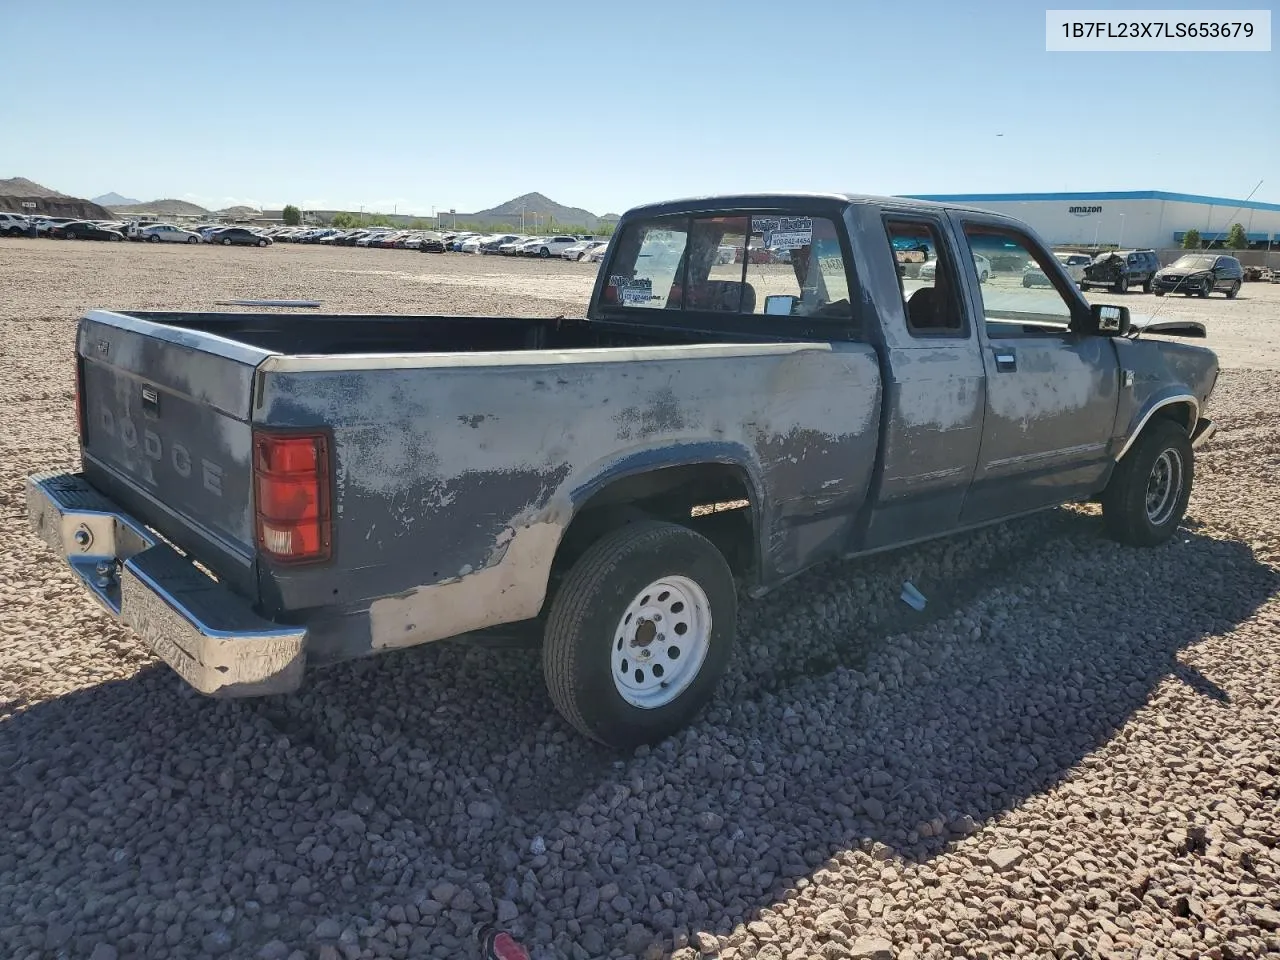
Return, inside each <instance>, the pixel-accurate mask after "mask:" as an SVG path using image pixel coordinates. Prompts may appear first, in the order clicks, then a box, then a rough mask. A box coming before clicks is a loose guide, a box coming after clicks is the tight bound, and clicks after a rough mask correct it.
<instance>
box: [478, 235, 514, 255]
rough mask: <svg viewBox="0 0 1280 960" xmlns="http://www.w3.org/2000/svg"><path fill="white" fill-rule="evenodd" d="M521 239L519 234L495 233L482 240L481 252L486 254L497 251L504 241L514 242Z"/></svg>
mask: <svg viewBox="0 0 1280 960" xmlns="http://www.w3.org/2000/svg"><path fill="white" fill-rule="evenodd" d="M519 239H520V237H519V235H517V234H514V233H495V234H493V235H492V236H490V237H488V238H486V239H485V240H483V241H481V243H480V252H481V253H485V254H488V253H497V252H498V249H499V248H500V247H501V246H502V245H503V244H504V243H514V242H515V241H517V240H519Z"/></svg>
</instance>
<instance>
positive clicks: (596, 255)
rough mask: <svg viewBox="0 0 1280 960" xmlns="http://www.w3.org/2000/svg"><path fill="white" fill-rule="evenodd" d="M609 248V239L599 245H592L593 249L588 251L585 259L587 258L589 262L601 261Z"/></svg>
mask: <svg viewBox="0 0 1280 960" xmlns="http://www.w3.org/2000/svg"><path fill="white" fill-rule="evenodd" d="M608 250H609V242H608V241H607V240H606V241H603V242H602V243H601V244H600V245H599V246H597V247H592V248H591V250H589V251H588V252H587V256H586V258H585V259H586V260H587V262H588V263H599V262H600V261H601V260H603V259H604V255H605V253H607V252H608Z"/></svg>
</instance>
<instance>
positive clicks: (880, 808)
mask: <svg viewBox="0 0 1280 960" xmlns="http://www.w3.org/2000/svg"><path fill="white" fill-rule="evenodd" d="M862 809H863V810H864V811H865V812H866V814H867V816H868V817H870V818H871V819H872V820H875V821H877V822H879V821H881V820H883V819H884V817H885V811H884V804H883V803H881V802H880V801H879V800H877V799H876V798H875V797H867V798H866V799H864V800H863V801H862Z"/></svg>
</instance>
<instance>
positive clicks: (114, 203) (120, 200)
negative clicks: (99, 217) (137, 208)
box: [93, 193, 142, 207]
mask: <svg viewBox="0 0 1280 960" xmlns="http://www.w3.org/2000/svg"><path fill="white" fill-rule="evenodd" d="M93 202H94V203H100V204H102V205H103V206H104V207H128V206H132V205H133V204H135V203H141V202H142V201H141V200H134V199H133V198H132V197H122V196H120V194H118V193H104V194H103V195H102V196H100V197H94V198H93Z"/></svg>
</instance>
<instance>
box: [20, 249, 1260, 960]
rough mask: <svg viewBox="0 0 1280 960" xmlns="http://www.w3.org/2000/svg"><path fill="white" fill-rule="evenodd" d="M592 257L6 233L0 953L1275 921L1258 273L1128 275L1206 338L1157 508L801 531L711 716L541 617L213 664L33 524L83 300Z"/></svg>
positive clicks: (779, 957) (432, 292)
mask: <svg viewBox="0 0 1280 960" xmlns="http://www.w3.org/2000/svg"><path fill="white" fill-rule="evenodd" d="M594 272H595V268H594V267H593V266H589V265H586V264H571V263H562V262H556V261H552V262H545V263H544V262H539V261H524V260H520V261H515V260H510V259H506V258H489V257H486V258H479V257H464V256H460V255H443V256H441V255H424V254H419V253H415V252H409V251H387V250H362V249H338V250H331V249H325V248H317V247H294V246H290V245H284V244H281V245H278V246H275V247H271V248H268V249H265V250H258V249H230V250H228V249H222V248H209V247H203V246H201V247H195V248H186V247H155V246H150V245H148V246H145V247H144V246H139V245H133V244H93V243H70V242H56V241H43V240H15V241H0V362H2V363H3V369H4V371H5V376H4V377H3V378H0V524H2V525H3V531H4V533H5V537H4V546H3V547H0V956H2V957H4V958H6V960H8V958H14V960H18V958H33V960H34V958H53V957H69V958H81V957H84V958H92V960H112V958H117V960H120V958H134V957H137V958H141V957H166V958H170V957H174V958H177V957H203V956H230V957H252V958H268V960H269V958H279V960H285V958H289V960H299V958H303V960H307V958H323V960H336V958H348V960H354V958H373V957H393V958H402V957H433V958H435V957H438V958H463V957H474V956H478V953H477V948H476V946H475V938H474V933H475V930H476V928H477V926H478V925H480V924H485V923H492V922H499V923H500V924H501V925H502V926H503V927H504V928H506V929H508V930H511V931H512V932H514V933H515V934H517V935H518V936H519V937H520V938H521V939H522V940H523V941H524V942H525V943H526V944H528V945H529V947H530V949H531V950H532V952H533V954H534V956H536V957H569V958H574V960H584V958H587V960H589V958H594V957H623V956H631V957H636V958H646V960H648V958H659V957H671V956H675V957H679V958H681V960H689V958H694V957H698V956H705V957H720V958H722V960H733V958H744V960H745V958H755V960H817V958H824V960H825V958H830V960H834V958H844V957H850V958H853V957H879V958H886V957H891V958H895V960H910V958H925V957H929V958H932V957H957V958H960V957H963V958H976V957H995V956H1002V957H1003V956H1010V957H1012V956H1023V957H1032V956H1035V957H1039V956H1046V957H1065V956H1080V957H1123V958H1136V957H1185V958H1202V957H1208V958H1246V957H1247V958H1257V957H1263V956H1277V955H1280V747H1278V746H1277V744H1280V646H1278V645H1277V642H1276V640H1277V635H1278V632H1280V486H1278V485H1277V478H1278V477H1280V414H1278V413H1277V409H1276V408H1277V400H1278V398H1280V284H1276V285H1271V284H1259V283H1252V284H1247V285H1246V286H1245V287H1244V289H1243V290H1242V292H1241V295H1240V297H1239V298H1238V299H1237V300H1234V301H1227V300H1225V299H1224V298H1222V297H1214V298H1212V299H1210V300H1201V299H1198V298H1191V299H1183V298H1180V297H1179V298H1165V299H1163V300H1161V299H1156V298H1154V297H1150V296H1143V295H1141V294H1129V295H1127V296H1125V297H1124V298H1123V299H1122V300H1121V301H1120V302H1123V303H1126V304H1127V305H1129V306H1130V308H1131V310H1132V311H1133V312H1134V313H1135V314H1151V313H1153V312H1156V311H1159V315H1160V316H1171V317H1172V316H1177V317H1183V316H1186V317H1194V318H1196V319H1201V320H1204V321H1205V322H1206V324H1207V325H1208V328H1209V331H1210V335H1209V340H1208V344H1209V346H1211V347H1213V348H1214V349H1215V350H1217V351H1218V353H1219V356H1220V358H1221V361H1222V365H1223V368H1224V373H1223V375H1222V377H1221V380H1220V382H1219V385H1218V388H1217V393H1216V395H1215V397H1214V399H1213V401H1212V403H1211V405H1210V408H1209V414H1210V415H1211V416H1213V417H1214V418H1215V420H1217V422H1218V423H1219V426H1220V432H1219V434H1218V435H1217V437H1215V438H1214V439H1213V440H1212V441H1211V442H1210V443H1209V445H1208V446H1207V447H1206V448H1205V449H1204V450H1203V451H1201V453H1200V454H1199V456H1198V458H1197V464H1196V486H1195V492H1194V494H1193V496H1192V500H1191V506H1190V511H1189V515H1188V518H1187V521H1186V523H1185V526H1184V528H1183V530H1182V531H1181V532H1180V535H1179V536H1178V537H1177V538H1175V540H1174V541H1173V542H1171V543H1169V544H1167V545H1166V546H1164V547H1161V548H1158V549H1156V550H1152V551H1140V550H1131V549H1123V548H1120V547H1118V546H1117V545H1115V544H1114V543H1112V542H1111V541H1109V540H1107V539H1106V538H1105V537H1104V536H1103V535H1102V531H1101V524H1100V521H1099V517H1098V514H1097V512H1096V510H1093V509H1091V508H1079V509H1077V508H1072V509H1063V510H1057V511H1051V512H1049V513H1046V514H1043V515H1040V516H1037V517H1033V518H1030V519H1027V520H1023V521H1019V522H1017V523H1009V524H1002V525H999V526H996V527H992V528H989V529H987V530H983V531H980V532H977V533H973V534H967V535H963V536H958V537H954V538H950V539H948V540H945V541H941V542H938V543H933V544H927V545H924V546H921V547H915V548H911V549H907V550H901V551H897V552H895V553H892V554H889V555H886V556H882V557H877V558H873V559H868V560H863V561H855V562H847V563H834V564H829V565H826V566H824V567H822V568H820V569H818V570H815V571H813V572H811V573H809V574H807V575H805V576H804V577H801V578H799V579H797V580H796V581H793V582H792V583H790V584H788V585H786V586H785V587H783V588H781V589H779V590H778V591H776V592H775V593H774V594H771V595H770V596H769V597H767V598H765V599H764V600H761V601H751V602H747V601H744V603H743V605H742V607H741V614H740V637H739V646H738V649H737V652H736V654H735V658H734V662H733V664H732V666H731V668H730V670H729V673H728V675H727V676H726V678H725V681H724V683H723V684H722V688H721V690H720V692H719V694H718V696H717V698H716V701H715V703H714V705H713V706H712V708H711V709H709V710H708V711H707V712H706V714H705V715H704V716H703V717H702V718H701V719H700V720H699V722H698V723H697V724H696V725H695V726H694V727H693V728H691V729H690V730H689V731H687V733H686V734H684V735H682V736H680V737H677V738H674V739H673V740H672V741H669V742H667V743H665V744H663V745H662V746H660V747H658V748H655V749H653V750H640V751H637V752H636V753H635V754H629V755H616V754H612V753H610V752H608V751H603V750H601V749H599V748H596V747H594V746H592V745H590V744H587V743H585V742H583V741H582V740H581V739H580V738H578V737H576V736H574V735H573V734H572V733H571V732H570V731H569V730H568V728H567V727H566V726H565V725H564V724H563V723H562V722H561V721H560V720H559V719H558V717H557V716H556V715H555V713H554V711H553V709H552V707H551V705H550V702H549V701H548V699H547V697H546V695H545V693H544V692H543V690H542V686H541V676H540V671H539V668H538V662H537V657H536V654H534V653H532V652H529V651H520V650H508V651H495V650H488V649H476V648H469V647H465V646H463V645H460V644H449V643H442V644H435V645H432V646H430V647H427V648H419V649H415V650H410V651H405V652H402V653H397V654H394V655H389V656H386V657H383V658H379V659H376V660H371V661H367V662H362V663H358V664H351V665H344V666H340V667H336V668H333V669H331V670H328V671H325V672H323V673H320V674H317V675H316V676H315V677H314V678H313V679H312V680H311V681H310V682H309V683H308V685H307V687H306V688H305V689H304V690H303V691H302V692H301V693H299V694H297V695H295V696H291V697H285V698H275V699H272V700H264V701H230V702H228V701H210V700H207V699H204V698H201V697H199V696H198V695H194V694H192V693H191V692H190V691H188V690H187V688H185V687H184V686H183V685H182V684H181V682H180V681H178V679H177V678H176V676H175V675H174V674H173V673H172V672H171V671H169V670H168V669H167V668H165V667H164V666H163V665H158V664H157V663H156V662H155V660H154V658H152V657H151V656H150V655H149V654H148V653H147V652H146V651H144V650H143V649H141V648H140V646H139V644H138V642H137V641H136V639H135V638H134V637H133V636H131V635H130V634H129V633H128V632H127V631H124V630H122V629H121V628H120V627H119V626H118V625H116V624H115V623H114V622H113V621H112V620H111V618H109V617H108V616H106V615H105V614H103V613H101V612H100V611H99V610H98V609H97V608H96V607H95V606H94V605H93V604H92V603H91V602H90V601H89V600H88V599H87V598H86V597H85V595H84V594H83V592H82V591H81V589H80V588H79V587H77V585H76V584H75V582H73V579H72V577H71V575H70V574H69V572H68V571H67V570H66V569H65V567H64V566H63V565H62V564H60V563H59V562H57V561H56V560H54V559H53V558H52V557H50V556H49V555H48V554H47V552H46V551H45V549H44V547H43V545H41V544H40V543H38V542H37V541H36V540H35V539H33V538H32V537H31V536H30V535H29V534H28V533H27V532H26V527H25V512H24V511H25V503H24V495H23V478H24V477H25V476H26V474H28V473H30V472H33V471H35V470H38V469H44V468H73V467H74V466H75V464H76V459H77V450H76V441H75V436H74V423H73V421H74V413H73V404H72V396H73V395H72V389H71V387H72V365H71V358H72V350H73V342H74V331H75V322H76V319H77V318H78V316H79V315H80V314H81V313H82V312H83V311H85V310H86V309H89V308H92V307H107V308H122V309H129V308H134V309H137V308H146V307H151V308H158V307H174V308H187V309H193V310H195V309H200V310H213V309H220V308H217V307H215V306H214V301H216V300H220V299H230V298H238V297H255V298H314V299H320V300H322V301H323V302H324V306H323V309H324V310H326V311H335V312H337V311H342V312H347V311H350V312H389V313H419V312H421V313H459V314H472V315H481V314H486V313H492V314H518V315H529V316H535V315H537V316H554V315H558V314H565V315H574V314H581V313H582V311H583V310H584V308H585V303H586V298H587V295H588V293H589V291H590V288H591V284H592V281H593V278H594ZM1091 298H1092V299H1095V300H1108V301H1114V300H1116V299H1118V298H1114V297H1112V296H1110V295H1106V294H1102V293H1096V292H1095V293H1093V294H1091ZM907 579H910V580H911V581H912V582H913V583H915V584H916V586H918V587H919V588H920V589H921V591H922V592H923V593H924V594H925V595H926V596H927V597H929V606H928V608H927V609H926V611H925V613H923V614H917V613H915V612H914V611H912V610H910V609H909V608H907V607H906V606H905V605H904V604H902V603H901V602H900V601H899V600H898V593H899V591H900V589H901V584H902V582H903V581H904V580H907Z"/></svg>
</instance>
